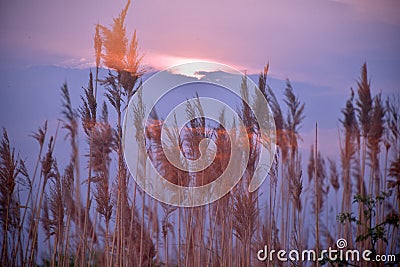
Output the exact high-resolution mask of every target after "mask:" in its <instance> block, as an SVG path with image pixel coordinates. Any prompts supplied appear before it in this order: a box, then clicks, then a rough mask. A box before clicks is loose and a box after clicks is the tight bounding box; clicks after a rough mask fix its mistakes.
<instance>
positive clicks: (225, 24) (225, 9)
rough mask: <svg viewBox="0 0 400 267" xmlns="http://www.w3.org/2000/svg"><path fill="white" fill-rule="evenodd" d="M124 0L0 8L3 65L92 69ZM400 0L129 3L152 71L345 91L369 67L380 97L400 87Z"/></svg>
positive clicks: (131, 24)
mask: <svg viewBox="0 0 400 267" xmlns="http://www.w3.org/2000/svg"><path fill="white" fill-rule="evenodd" d="M125 3H126V2H125V1H119V0H118V1H104V0H100V1H98V0H96V1H95V0H90V1H77V0H72V1H63V2H61V1H50V0H38V1H21V0H16V1H12V2H9V1H7V2H5V1H2V2H1V3H0V10H1V11H0V32H1V37H0V38H1V42H0V60H1V65H2V67H4V66H6V67H9V66H32V65H61V66H68V67H87V66H91V65H93V61H94V57H93V40H92V39H93V38H92V37H93V34H94V27H95V24H96V23H102V24H105V25H107V26H108V25H109V24H110V23H111V21H112V18H113V17H115V16H116V15H117V14H118V13H119V12H120V10H121V9H122V8H123V7H124V5H125ZM399 13H400V2H399V1H389V0H386V1H372V0H366V1H344V0H343V1H342V0H340V1H261V0H251V1H228V0H223V1H213V0H205V1H183V0H179V1H178V0H169V1H165V0H146V1H143V0H142V1H133V2H132V4H131V7H130V9H129V11H128V15H127V21H126V22H127V29H128V32H133V30H134V29H137V31H138V38H139V46H140V51H141V53H143V54H144V56H145V57H144V63H145V64H146V65H149V66H152V67H155V68H162V67H167V66H169V65H171V64H177V63H180V62H184V61H187V60H190V59H193V58H195V59H208V60H215V61H218V62H222V63H225V64H231V65H233V66H236V67H238V68H239V69H241V70H247V71H248V72H249V73H254V72H256V73H258V72H259V71H260V70H261V69H262V67H263V66H264V65H265V64H266V62H268V61H269V62H270V64H271V68H270V73H271V75H272V76H275V77H277V78H288V77H289V78H290V79H291V80H293V81H302V82H308V83H312V84H315V85H322V86H332V87H334V88H336V89H338V90H340V91H341V92H342V93H346V94H347V92H348V88H349V87H350V86H351V85H353V84H354V78H355V77H357V75H358V73H359V68H360V66H361V64H362V63H363V62H364V61H367V63H368V65H369V69H370V73H372V75H373V76H372V77H371V78H372V80H373V84H375V85H376V87H377V88H376V90H377V91H381V90H382V91H387V92H394V91H397V90H398V84H399V81H400V54H399V49H398V48H399V47H400V16H398V14H399Z"/></svg>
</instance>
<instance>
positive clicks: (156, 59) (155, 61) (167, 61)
mask: <svg viewBox="0 0 400 267" xmlns="http://www.w3.org/2000/svg"><path fill="white" fill-rule="evenodd" d="M145 59H146V61H145V62H144V63H145V64H147V65H149V66H152V67H154V68H156V69H158V70H163V69H166V68H171V67H172V68H171V73H173V74H179V75H183V76H186V77H193V78H196V79H198V80H200V79H201V78H203V77H204V76H205V75H204V74H202V73H199V72H200V71H201V72H214V71H228V72H229V68H227V69H215V68H213V67H211V66H212V64H207V62H214V61H213V60H210V59H205V58H194V57H193V58H189V57H176V56H169V55H160V54H147V55H146V56H145ZM191 62H205V64H203V65H201V64H200V65H199V64H197V65H196V67H195V68H194V66H193V65H185V63H191ZM199 66H200V69H199Z"/></svg>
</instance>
